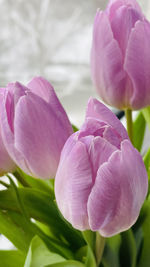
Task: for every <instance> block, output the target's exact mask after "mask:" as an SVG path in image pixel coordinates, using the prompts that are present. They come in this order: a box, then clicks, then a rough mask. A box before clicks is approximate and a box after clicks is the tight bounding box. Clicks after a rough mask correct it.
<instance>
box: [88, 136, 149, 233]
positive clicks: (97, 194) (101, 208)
mask: <svg viewBox="0 0 150 267" xmlns="http://www.w3.org/2000/svg"><path fill="white" fill-rule="evenodd" d="M133 166H134V167H133ZM147 186H148V181H147V173H146V170H145V167H144V163H143V162H142V158H141V156H140V154H139V153H138V152H137V151H136V150H135V149H134V148H133V146H132V145H131V143H130V142H129V141H128V140H124V141H123V142H122V146H121V150H120V151H119V150H118V151H116V152H114V153H112V156H111V157H110V158H109V160H108V162H107V163H104V164H103V165H101V166H100V168H99V170H98V173H97V177H96V181H95V184H94V186H93V188H92V191H91V194H90V196H89V200H88V215H89V224H90V227H91V229H92V230H94V231H97V230H99V231H100V233H101V234H102V235H103V236H112V235H114V234H117V233H119V232H121V231H125V230H127V229H128V228H129V227H130V226H131V225H132V224H134V222H135V221H136V219H137V217H138V215H139V212H140V208H141V204H142V203H143V202H144V199H145V197H146V194H147ZM95 209H96V210H97V212H95Z"/></svg>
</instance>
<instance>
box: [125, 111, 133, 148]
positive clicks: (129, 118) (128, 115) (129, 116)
mask: <svg viewBox="0 0 150 267" xmlns="http://www.w3.org/2000/svg"><path fill="white" fill-rule="evenodd" d="M125 115H126V121H127V132H128V135H129V138H130V140H131V142H132V143H133V122H132V110H131V109H126V110H125Z"/></svg>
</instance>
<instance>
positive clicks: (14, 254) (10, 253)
mask: <svg viewBox="0 0 150 267" xmlns="http://www.w3.org/2000/svg"><path fill="white" fill-rule="evenodd" d="M24 260H25V256H24V254H23V253H21V252H20V251H17V250H1V251H0V266H1V267H23V266H24Z"/></svg>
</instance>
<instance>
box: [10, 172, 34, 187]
mask: <svg viewBox="0 0 150 267" xmlns="http://www.w3.org/2000/svg"><path fill="white" fill-rule="evenodd" d="M13 175H14V176H15V177H16V179H17V180H18V182H19V183H21V184H22V185H23V186H24V187H31V186H30V185H29V184H28V182H26V181H25V180H24V178H23V177H22V175H20V173H19V171H18V170H16V171H15V172H14V173H13Z"/></svg>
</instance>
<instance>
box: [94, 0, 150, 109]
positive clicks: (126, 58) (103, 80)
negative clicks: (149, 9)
mask: <svg viewBox="0 0 150 267" xmlns="http://www.w3.org/2000/svg"><path fill="white" fill-rule="evenodd" d="M149 44H150V23H149V22H148V21H147V20H146V19H145V17H144V15H143V14H142V12H141V9H140V7H139V5H138V3H137V2H136V1H135V0H111V1H109V4H108V7H107V9H106V10H105V11H97V14H96V17H95V22H94V31H93V42H92V50H91V72H92V79H93V82H94V85H95V87H96V89H97V92H98V94H99V95H100V97H101V98H102V99H103V100H104V102H106V103H107V104H109V105H112V106H115V107H117V108H119V109H125V108H130V109H140V108H143V107H145V106H147V105H150V53H149Z"/></svg>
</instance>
